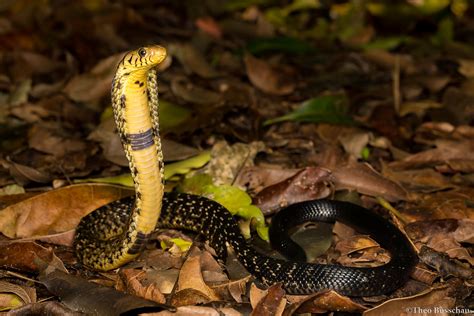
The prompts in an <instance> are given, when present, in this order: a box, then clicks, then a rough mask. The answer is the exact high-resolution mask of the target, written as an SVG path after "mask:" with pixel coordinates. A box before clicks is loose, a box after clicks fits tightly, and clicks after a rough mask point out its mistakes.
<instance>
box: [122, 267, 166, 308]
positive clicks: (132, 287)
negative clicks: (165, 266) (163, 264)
mask: <svg viewBox="0 0 474 316" xmlns="http://www.w3.org/2000/svg"><path fill="white" fill-rule="evenodd" d="M119 275H120V278H121V280H122V282H123V283H124V284H125V287H126V289H127V292H129V293H130V294H133V295H137V296H140V297H143V298H144V299H147V300H150V301H154V302H157V303H160V304H164V303H165V302H166V300H165V296H164V295H163V294H162V293H161V291H160V290H159V288H158V287H157V286H156V284H155V283H154V282H153V281H152V282H150V281H151V280H149V279H148V278H147V274H146V272H145V271H141V270H135V269H120V272H119Z"/></svg>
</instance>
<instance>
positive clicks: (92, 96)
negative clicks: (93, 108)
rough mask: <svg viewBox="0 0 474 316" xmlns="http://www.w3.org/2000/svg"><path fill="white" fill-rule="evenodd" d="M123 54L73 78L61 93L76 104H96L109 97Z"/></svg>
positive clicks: (109, 58)
mask: <svg viewBox="0 0 474 316" xmlns="http://www.w3.org/2000/svg"><path fill="white" fill-rule="evenodd" d="M123 55H124V54H123V53H120V54H116V55H112V56H110V57H107V58H105V59H103V60H101V61H99V62H98V63H97V64H96V65H95V66H94V68H92V69H91V70H90V71H89V72H88V73H85V74H82V75H78V76H75V77H73V78H72V79H71V80H70V81H69V82H68V83H67V84H66V86H65V87H64V89H63V91H64V93H66V94H67V95H68V96H69V97H70V98H71V99H72V100H74V101H77V102H86V103H88V102H92V103H94V102H95V103H97V102H98V101H99V100H100V99H101V98H102V97H104V96H107V95H109V93H110V87H111V83H112V78H113V76H114V74H115V69H116V67H117V64H118V62H119V61H120V60H121V59H122V57H123Z"/></svg>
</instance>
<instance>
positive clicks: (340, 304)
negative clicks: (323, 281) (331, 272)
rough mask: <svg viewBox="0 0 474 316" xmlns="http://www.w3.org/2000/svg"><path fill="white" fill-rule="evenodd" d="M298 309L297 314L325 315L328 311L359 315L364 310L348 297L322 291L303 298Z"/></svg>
mask: <svg viewBox="0 0 474 316" xmlns="http://www.w3.org/2000/svg"><path fill="white" fill-rule="evenodd" d="M299 305H301V306H300V307H299V308H298V313H318V314H319V313H325V312H328V311H344V312H348V313H360V312H362V311H364V310H365V309H366V308H365V307H364V306H362V305H360V304H357V303H355V302H353V301H352V300H351V299H349V298H348V297H345V296H342V295H340V294H338V293H336V292H334V291H323V292H320V293H316V294H313V295H308V296H306V297H304V299H303V302H301V303H299Z"/></svg>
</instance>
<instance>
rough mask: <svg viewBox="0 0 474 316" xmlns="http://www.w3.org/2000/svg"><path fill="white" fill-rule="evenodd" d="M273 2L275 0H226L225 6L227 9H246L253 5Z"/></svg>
mask: <svg viewBox="0 0 474 316" xmlns="http://www.w3.org/2000/svg"><path fill="white" fill-rule="evenodd" d="M272 2H273V0H228V1H224V3H225V5H224V8H225V10H227V11H236V10H241V9H246V8H248V7H250V6H252V5H266V4H269V3H272Z"/></svg>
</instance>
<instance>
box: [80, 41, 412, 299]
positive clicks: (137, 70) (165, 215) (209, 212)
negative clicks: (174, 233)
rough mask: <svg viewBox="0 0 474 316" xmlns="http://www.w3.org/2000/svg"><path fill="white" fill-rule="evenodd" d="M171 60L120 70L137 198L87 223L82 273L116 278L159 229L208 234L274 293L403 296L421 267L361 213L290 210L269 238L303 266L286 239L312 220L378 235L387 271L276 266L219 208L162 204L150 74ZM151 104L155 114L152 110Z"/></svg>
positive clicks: (315, 207)
mask: <svg viewBox="0 0 474 316" xmlns="http://www.w3.org/2000/svg"><path fill="white" fill-rule="evenodd" d="M165 54H166V53H165V51H164V49H163V48H161V47H159V46H153V47H146V48H141V49H139V50H137V51H133V52H131V53H129V54H127V55H126V56H125V57H124V59H123V60H122V62H121V63H120V64H119V67H118V70H117V74H116V76H115V79H114V84H113V88H112V103H113V108H114V114H115V120H116V123H117V126H118V129H119V134H120V136H121V139H122V142H123V145H124V149H125V152H126V154H127V158H128V159H129V161H130V169H131V171H132V176H133V178H134V181H135V190H136V197H135V198H126V199H122V200H120V201H116V202H113V203H110V204H108V205H106V206H104V207H101V208H99V209H98V210H96V211H95V212H93V213H91V214H89V215H87V216H85V217H84V218H83V219H82V220H81V223H80V224H79V226H78V227H77V230H76V231H77V233H76V238H75V249H76V254H77V256H78V258H79V259H80V261H82V263H83V264H84V265H86V266H88V267H91V268H94V269H97V270H110V269H114V268H116V267H118V266H120V265H122V264H124V263H125V262H127V261H130V260H132V259H133V258H134V257H135V256H137V255H138V254H139V253H140V251H141V250H142V249H143V247H144V245H145V243H146V240H147V239H148V235H149V234H150V232H152V231H153V230H154V228H155V225H158V226H159V227H163V228H177V229H187V230H191V231H195V232H199V233H201V234H203V235H204V236H205V237H206V238H207V240H208V241H209V243H210V245H211V246H212V247H213V248H214V249H215V251H216V253H217V255H218V256H219V257H220V258H225V257H226V255H227V248H226V246H227V244H229V245H231V246H232V247H233V249H234V251H235V253H236V255H237V257H238V259H239V261H240V262H241V263H242V264H243V265H244V266H245V268H246V269H247V270H248V271H249V272H250V273H251V274H253V275H254V276H255V277H257V278H258V279H260V280H261V281H262V282H264V283H265V284H268V285H270V284H273V283H277V282H281V283H282V284H283V287H284V288H285V290H286V291H287V292H288V293H292V294H305V293H312V292H315V291H319V290H322V289H334V290H336V291H338V292H340V293H341V294H345V295H352V296H368V295H379V294H384V293H388V292H391V291H393V290H395V289H397V288H398V287H400V286H401V285H402V284H403V283H404V282H405V281H406V279H407V278H408V275H409V272H410V271H411V269H412V268H413V267H414V265H415V264H416V262H417V256H416V254H415V252H414V250H413V248H412V246H411V244H410V242H409V241H408V239H407V238H406V237H405V236H404V235H403V234H402V233H401V232H400V231H399V230H398V229H397V228H396V227H395V226H394V225H393V224H391V223H389V222H387V221H386V220H384V219H383V218H381V217H380V216H378V215H376V214H372V213H371V212H369V211H368V210H366V209H364V208H361V207H358V206H356V205H353V204H350V203H343V202H336V201H309V202H303V203H298V204H295V205H292V206H290V207H289V208H287V209H286V210H284V211H283V212H280V213H279V214H278V215H277V216H275V219H274V222H276V224H274V225H272V228H271V235H272V236H273V237H275V236H276V239H275V238H273V239H272V243H273V244H276V245H278V246H279V248H281V249H283V251H284V252H286V253H288V252H290V254H292V255H295V256H296V258H297V259H300V260H303V259H304V252H302V250H301V249H300V248H299V246H296V245H295V244H294V243H293V242H292V241H291V239H289V238H288V237H285V236H287V231H288V229H289V228H291V227H293V226H294V225H297V224H300V223H302V222H305V221H308V220H322V221H329V222H333V221H335V220H336V219H337V220H342V221H344V222H349V223H353V224H355V225H356V226H358V227H361V228H362V229H365V230H369V231H370V232H371V233H372V232H375V237H376V240H378V241H379V242H380V243H381V246H383V247H385V248H386V249H387V250H389V251H390V253H391V255H392V259H391V261H390V262H389V263H388V264H385V265H382V266H379V267H374V268H354V267H344V266H337V265H320V264H310V263H304V262H296V261H285V260H280V259H274V258H270V257H267V256H264V255H262V254H260V253H258V252H257V251H256V250H255V249H254V248H252V247H251V246H250V245H249V244H248V242H247V241H246V240H245V239H244V238H243V236H242V235H241V233H240V229H239V226H238V224H237V222H236V221H235V219H234V218H233V217H232V215H231V214H230V213H229V212H228V211H227V210H226V209H225V208H224V207H223V206H221V205H220V204H218V203H217V202H214V201H212V200H209V199H207V198H204V197H200V196H195V195H190V194H176V193H165V194H164V196H163V184H162V172H163V165H162V156H161V148H160V139H159V136H158V96H157V90H156V88H157V87H156V77H155V73H154V71H152V70H151V67H152V66H155V65H157V64H159V63H160V62H161V61H162V60H163V59H164V56H165ZM148 104H150V107H151V110H148V109H147V105H148ZM150 112H151V113H150ZM150 114H151V115H150ZM160 208H161V216H160ZM158 217H159V221H158V224H157V220H158ZM292 252H293V253H292Z"/></svg>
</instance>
